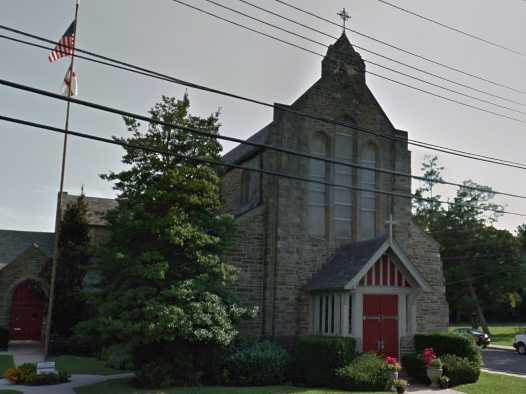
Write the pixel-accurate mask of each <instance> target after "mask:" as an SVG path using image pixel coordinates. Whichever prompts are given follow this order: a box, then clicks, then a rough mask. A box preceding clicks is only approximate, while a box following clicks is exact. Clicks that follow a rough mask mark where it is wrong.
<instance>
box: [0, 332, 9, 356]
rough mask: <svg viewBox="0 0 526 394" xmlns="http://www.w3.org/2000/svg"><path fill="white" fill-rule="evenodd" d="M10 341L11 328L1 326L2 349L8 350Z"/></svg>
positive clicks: (0, 340)
mask: <svg viewBox="0 0 526 394" xmlns="http://www.w3.org/2000/svg"><path fill="white" fill-rule="evenodd" d="M8 342H9V330H8V329H7V328H4V327H0V351H1V350H7V343H8Z"/></svg>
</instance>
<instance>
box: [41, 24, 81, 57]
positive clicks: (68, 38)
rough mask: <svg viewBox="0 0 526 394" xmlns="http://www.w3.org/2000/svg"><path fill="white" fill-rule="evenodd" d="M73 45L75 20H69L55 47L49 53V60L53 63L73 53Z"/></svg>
mask: <svg viewBox="0 0 526 394" xmlns="http://www.w3.org/2000/svg"><path fill="white" fill-rule="evenodd" d="M74 47H75V21H73V22H71V25H70V26H69V27H68V29H67V30H66V32H65V33H64V35H63V36H62V38H61V39H60V41H59V42H58V44H57V46H56V47H55V49H53V50H52V51H51V53H50V54H49V57H48V59H49V61H50V63H53V62H54V61H56V60H58V59H60V58H63V57H65V56H71V55H73V48H74Z"/></svg>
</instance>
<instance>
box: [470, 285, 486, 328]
mask: <svg viewBox="0 0 526 394" xmlns="http://www.w3.org/2000/svg"><path fill="white" fill-rule="evenodd" d="M468 290H469V294H470V295H471V298H472V299H473V303H474V304H475V311H476V312H477V317H478V319H479V322H480V327H481V328H482V331H484V332H485V333H486V334H488V335H491V333H490V331H489V327H488V322H487V321H486V318H485V317H484V312H483V311H482V308H481V307H480V302H479V298H478V296H477V293H476V291H475V288H474V287H473V284H472V283H470V284H469V285H468Z"/></svg>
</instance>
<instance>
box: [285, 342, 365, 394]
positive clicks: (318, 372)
mask: <svg viewBox="0 0 526 394" xmlns="http://www.w3.org/2000/svg"><path fill="white" fill-rule="evenodd" d="M355 349H356V342H355V340H354V339H352V338H344V337H321V336H308V337H302V338H300V339H299V341H298V345H297V348H296V353H295V360H294V364H295V365H294V367H295V372H294V375H295V379H296V380H298V381H299V382H300V383H303V384H306V385H309V386H331V385H332V384H333V381H334V376H335V375H334V373H335V371H336V369H338V368H343V367H344V366H346V365H348V364H349V363H350V362H351V361H352V359H353V358H354V356H355Z"/></svg>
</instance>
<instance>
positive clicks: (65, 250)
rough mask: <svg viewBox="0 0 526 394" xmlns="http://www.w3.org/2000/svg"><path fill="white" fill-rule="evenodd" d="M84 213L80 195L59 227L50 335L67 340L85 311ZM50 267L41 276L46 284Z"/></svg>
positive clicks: (86, 239)
mask: <svg viewBox="0 0 526 394" xmlns="http://www.w3.org/2000/svg"><path fill="white" fill-rule="evenodd" d="M87 211H88V207H87V204H86V198H85V196H84V194H83V193H82V194H81V195H80V196H79V197H78V199H77V201H76V202H75V203H73V204H69V205H68V206H67V207H66V209H65V210H64V215H63V217H62V220H61V224H60V235H59V242H58V248H59V255H58V260H57V272H56V279H55V296H54V304H53V316H52V326H51V330H52V333H53V334H57V335H60V336H66V337H68V336H70V335H71V334H72V333H73V330H72V329H73V327H74V326H75V325H76V324H77V323H78V322H79V321H81V320H82V318H83V314H84V311H85V305H86V298H85V296H84V294H83V293H82V283H83V280H84V276H85V275H86V271H87V268H88V266H89V263H90V251H89V242H90V239H89V233H88V231H89V228H88V220H87ZM51 264H52V262H51V261H49V262H48V263H46V264H45V265H44V267H43V268H42V272H41V276H42V277H43V278H44V279H45V280H46V281H47V282H48V283H49V282H50V279H51Z"/></svg>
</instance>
